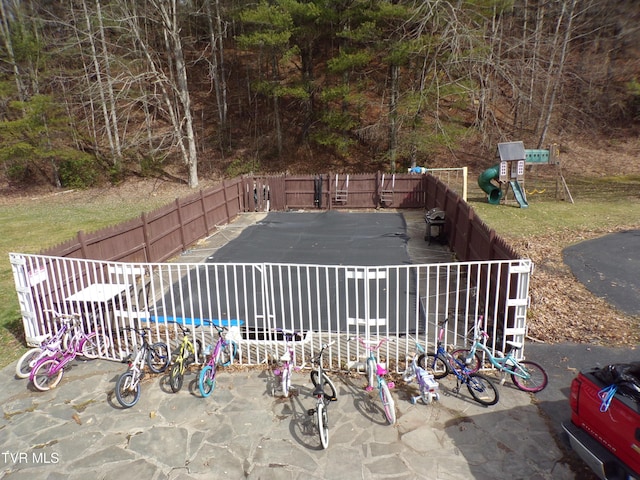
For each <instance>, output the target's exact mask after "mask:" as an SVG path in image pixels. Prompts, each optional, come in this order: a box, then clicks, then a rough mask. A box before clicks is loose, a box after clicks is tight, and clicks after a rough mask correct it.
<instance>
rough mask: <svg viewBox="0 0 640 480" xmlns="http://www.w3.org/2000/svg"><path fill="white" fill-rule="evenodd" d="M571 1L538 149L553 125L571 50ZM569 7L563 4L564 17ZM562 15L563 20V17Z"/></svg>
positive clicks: (573, 5)
mask: <svg viewBox="0 0 640 480" xmlns="http://www.w3.org/2000/svg"><path fill="white" fill-rule="evenodd" d="M570 1H571V6H570V7H569V13H568V18H567V26H566V28H565V31H564V36H563V38H562V44H561V48H560V59H559V60H558V65H557V67H556V69H555V75H554V76H553V79H551V78H550V79H549V80H550V83H552V88H551V94H550V96H549V102H548V105H547V111H546V117H545V119H544V124H543V127H542V132H541V133H540V139H539V140H538V146H537V148H542V145H544V142H545V138H546V136H547V130H548V129H549V124H550V123H551V115H552V113H553V106H554V104H555V99H556V94H557V93H558V88H559V86H560V82H561V79H562V71H563V69H564V63H565V59H566V57H567V50H568V48H569V42H571V33H572V31H573V30H572V25H573V15H574V12H575V9H576V1H577V0H570ZM566 7H567V2H566V1H565V2H564V3H563V4H562V12H563V15H564V14H565V10H566ZM563 15H561V18H562V16H563ZM559 21H560V20H559Z"/></svg>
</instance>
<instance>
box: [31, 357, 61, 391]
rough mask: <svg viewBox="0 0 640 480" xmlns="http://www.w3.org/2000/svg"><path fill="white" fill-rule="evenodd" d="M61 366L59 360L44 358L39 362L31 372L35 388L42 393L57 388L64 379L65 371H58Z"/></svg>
mask: <svg viewBox="0 0 640 480" xmlns="http://www.w3.org/2000/svg"><path fill="white" fill-rule="evenodd" d="M59 364H60V360H58V359H57V358H44V359H42V360H41V361H39V362H38V363H37V364H36V365H35V366H34V367H33V371H32V372H31V379H32V381H33V386H34V387H36V388H37V389H38V390H40V391H41V392H46V391H47V390H50V389H52V388H55V387H56V386H57V385H58V383H60V380H61V379H62V372H63V369H62V368H61V369H60V370H56V367H57V366H58V365H59Z"/></svg>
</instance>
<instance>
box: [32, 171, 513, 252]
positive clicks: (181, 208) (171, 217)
mask: <svg viewBox="0 0 640 480" xmlns="http://www.w3.org/2000/svg"><path fill="white" fill-rule="evenodd" d="M347 179H348V180H347ZM379 207H383V208H384V207H389V208H424V209H426V210H429V209H432V208H436V207H437V208H440V209H442V210H444V212H445V233H446V234H447V236H448V239H449V246H450V248H451V249H452V250H453V251H454V252H456V255H457V258H458V259H459V260H460V261H480V260H498V259H516V258H518V256H517V254H516V252H515V251H514V250H513V249H512V248H511V247H510V246H509V245H508V244H507V243H506V242H505V241H504V240H503V239H501V238H500V237H498V236H497V235H496V233H495V232H494V231H493V230H491V229H489V228H488V227H487V225H486V224H484V222H482V220H481V219H480V218H479V217H478V216H477V215H476V214H475V212H474V211H473V209H472V208H471V207H470V206H469V205H468V204H467V203H466V202H464V201H462V200H461V198H460V196H459V195H458V194H457V193H456V192H454V191H453V190H451V189H449V188H448V187H447V185H446V184H444V183H443V182H442V181H441V180H440V179H438V178H437V177H434V176H432V175H429V174H427V175H409V174H397V175H389V174H384V175H383V174H382V173H375V174H374V173H368V174H350V175H349V176H348V177H347V175H345V174H324V175H315V176H311V175H284V174H280V175H271V176H259V177H253V176H245V177H239V178H235V179H232V180H228V181H224V182H222V183H221V184H219V185H216V186H214V187H212V188H209V189H207V190H204V191H200V192H198V193H194V194H193V195H191V196H189V197H187V198H184V199H176V201H175V202H172V203H171V204H169V205H166V206H164V207H161V208H159V209H157V210H155V211H153V212H150V213H146V214H143V215H142V216H141V217H140V218H139V219H133V220H130V221H128V222H125V223H123V224H120V225H116V226H113V227H109V228H106V229H103V230H100V231H98V232H93V233H89V234H86V233H83V232H79V233H78V235H77V237H76V238H74V239H72V240H69V241H68V242H64V243H63V244H60V245H58V246H56V247H54V248H51V249H48V250H47V251H45V252H42V253H43V254H45V255H51V256H61V257H72V258H93V259H99V260H108V261H122V262H162V261H165V260H167V259H169V258H171V257H174V256H176V255H177V254H178V253H180V252H181V251H184V250H186V249H187V248H188V247H189V246H191V245H193V244H194V243H195V242H197V241H198V240H199V239H201V238H203V237H205V236H207V235H210V234H211V233H212V232H213V231H215V229H216V228H217V226H218V225H223V224H226V223H228V222H230V221H231V220H233V218H235V217H236V216H237V215H238V214H239V213H240V212H247V211H269V210H276V211H282V210H286V209H314V208H322V209H334V208H336V209H370V208H379Z"/></svg>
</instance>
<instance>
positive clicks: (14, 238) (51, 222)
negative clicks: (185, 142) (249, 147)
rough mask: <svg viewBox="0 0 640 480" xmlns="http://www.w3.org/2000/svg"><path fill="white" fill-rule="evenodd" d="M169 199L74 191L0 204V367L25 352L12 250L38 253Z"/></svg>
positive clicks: (134, 215)
mask: <svg viewBox="0 0 640 480" xmlns="http://www.w3.org/2000/svg"><path fill="white" fill-rule="evenodd" d="M187 193H189V192H186V193H185V195H186V194H187ZM173 198H175V197H173ZM173 198H172V197H171V196H169V197H167V196H166V195H165V196H163V195H157V196H154V195H148V194H141V195H140V196H138V197H134V198H123V197H119V196H116V197H114V195H112V194H110V195H100V194H99V193H96V194H95V195H91V194H90V193H88V192H75V193H68V194H58V195H47V196H43V197H40V198H35V199H33V198H23V199H21V200H19V201H14V200H12V201H11V202H4V203H7V204H4V203H3V204H2V205H0V225H2V235H0V367H4V366H6V365H8V364H9V363H11V362H12V361H14V360H16V359H17V358H18V357H19V356H20V355H21V354H22V353H23V352H24V351H25V343H24V338H23V337H24V335H23V327H22V320H21V317H20V308H19V305H18V297H17V295H16V290H15V283H14V280H13V273H12V270H11V264H10V262H9V253H10V252H14V253H39V252H40V251H42V250H43V249H45V248H48V247H52V246H55V245H57V244H60V243H62V242H64V241H66V240H69V239H71V238H73V237H74V236H75V235H77V233H78V231H80V230H82V231H84V232H92V231H95V230H99V229H100V228H103V227H106V226H109V225H114V224H117V223H120V222H123V221H125V220H129V219H131V218H135V217H137V216H139V215H140V214H141V213H142V212H148V211H152V210H154V209H156V208H158V207H160V206H162V205H166V204H167V203H169V202H170V201H171V200H172V199H173Z"/></svg>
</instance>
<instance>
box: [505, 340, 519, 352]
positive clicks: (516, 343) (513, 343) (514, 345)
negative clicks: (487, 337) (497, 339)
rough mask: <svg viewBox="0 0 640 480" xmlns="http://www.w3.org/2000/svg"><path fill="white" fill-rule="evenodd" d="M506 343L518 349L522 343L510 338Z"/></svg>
mask: <svg viewBox="0 0 640 480" xmlns="http://www.w3.org/2000/svg"><path fill="white" fill-rule="evenodd" d="M506 343H507V345H509V346H510V347H511V348H513V349H515V350H519V349H521V348H522V344H521V343H520V342H512V341H511V340H507V342H506Z"/></svg>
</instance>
